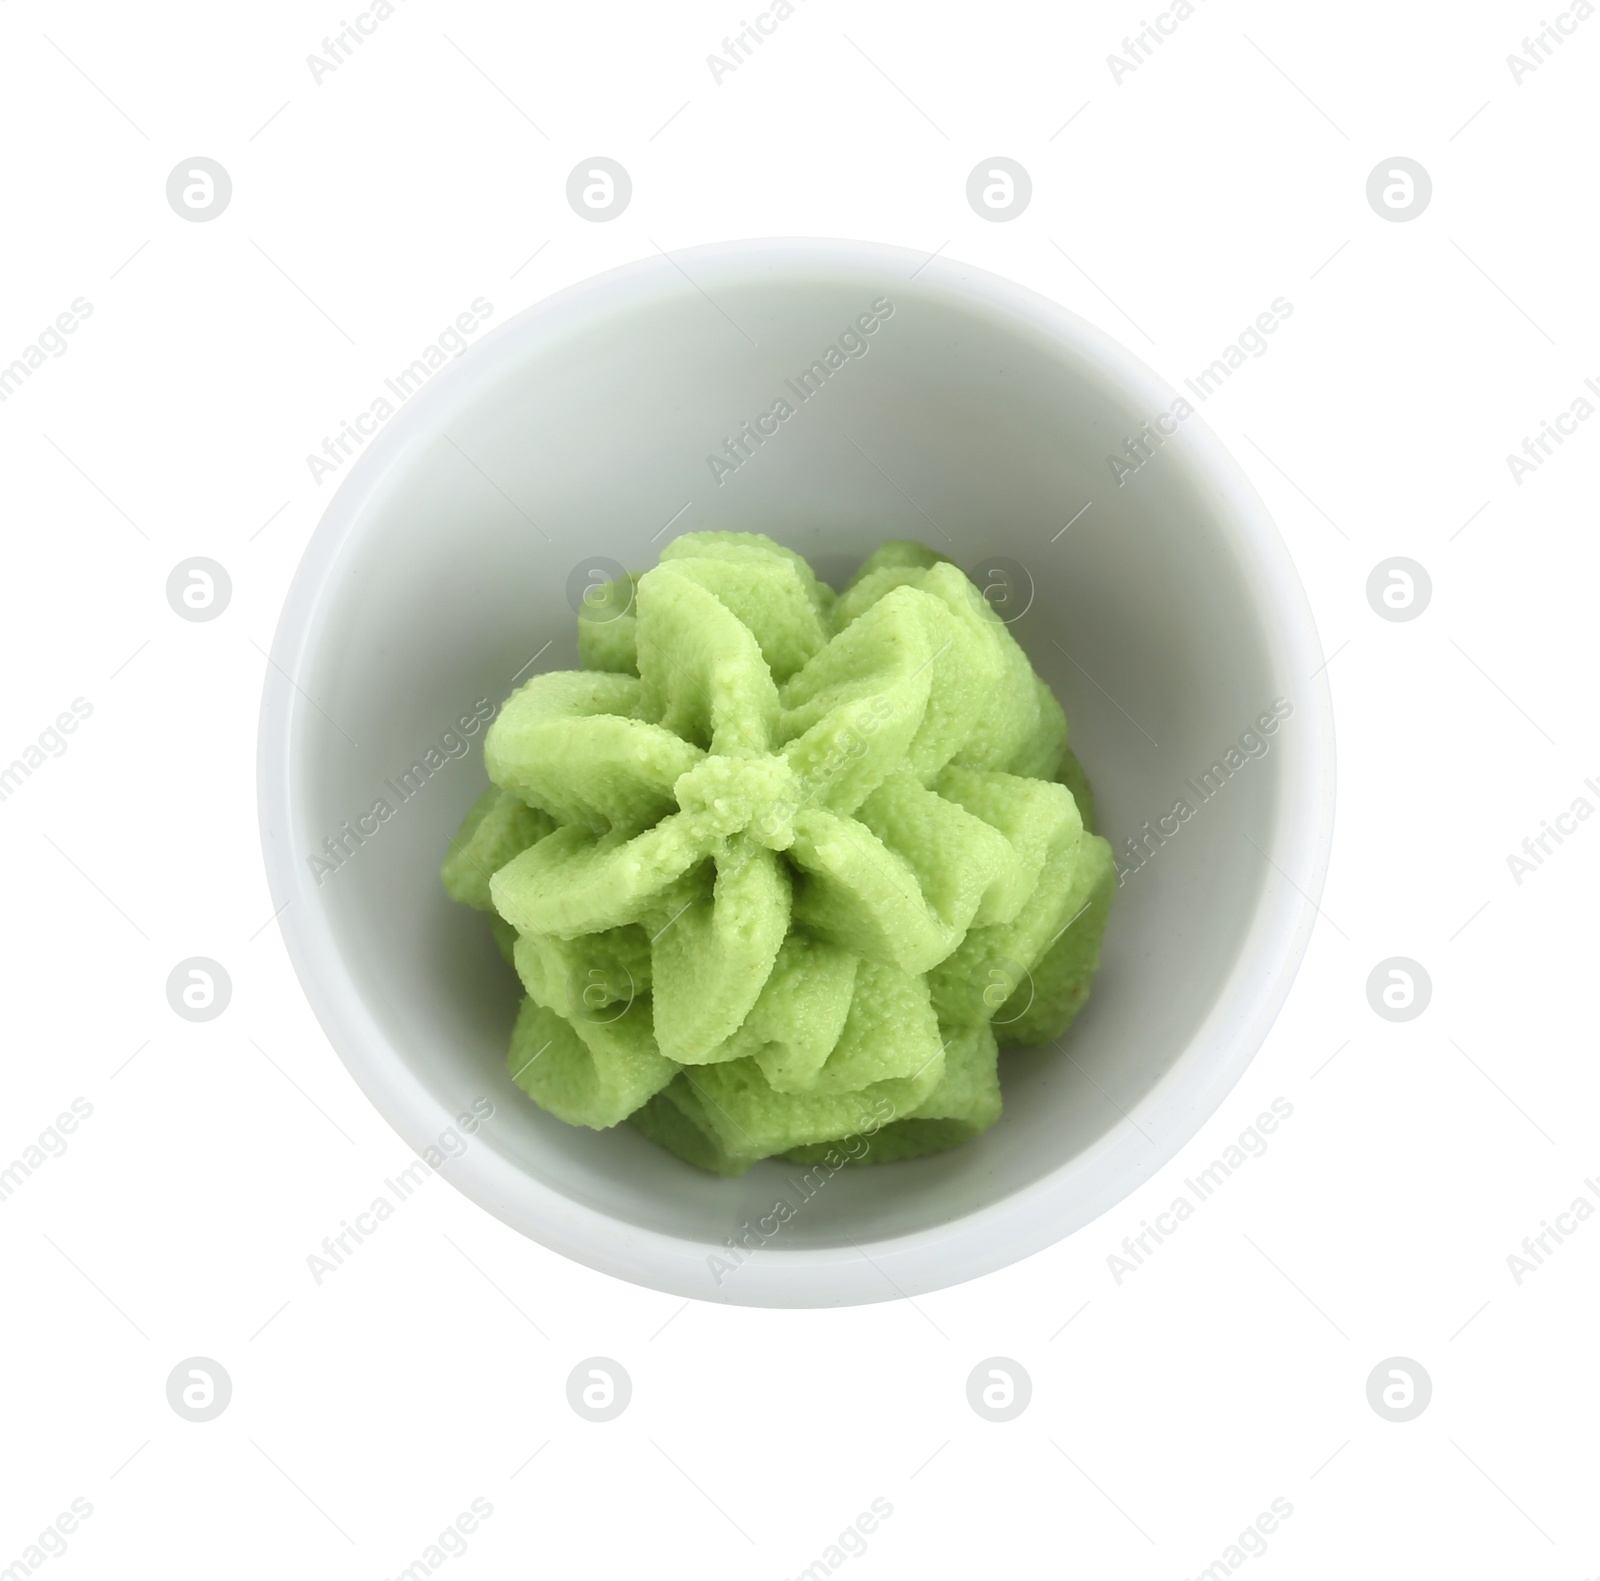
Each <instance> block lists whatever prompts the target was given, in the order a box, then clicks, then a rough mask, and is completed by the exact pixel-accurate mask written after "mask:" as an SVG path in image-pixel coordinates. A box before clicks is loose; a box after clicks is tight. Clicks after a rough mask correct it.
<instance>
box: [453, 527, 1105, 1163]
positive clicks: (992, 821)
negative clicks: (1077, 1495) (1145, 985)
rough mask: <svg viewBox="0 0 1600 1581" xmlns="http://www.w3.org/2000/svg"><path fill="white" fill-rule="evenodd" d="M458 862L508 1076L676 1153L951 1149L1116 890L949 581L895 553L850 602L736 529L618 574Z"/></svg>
mask: <svg viewBox="0 0 1600 1581" xmlns="http://www.w3.org/2000/svg"><path fill="white" fill-rule="evenodd" d="M579 653H580V656H581V659H582V662H583V665H584V668H583V669H581V670H573V671H559V672H554V673H550V674H545V675H537V676H535V677H534V678H533V679H532V680H530V681H529V682H527V684H526V685H524V686H522V687H520V688H519V689H518V690H517V691H515V692H513V693H512V695H511V696H510V697H509V698H508V699H507V700H506V702H505V704H504V706H503V707H502V709H501V710H500V713H499V715H498V717H497V718H496V719H495V722H494V724H493V725H492V727H491V728H490V730H489V732H488V735H487V738H486V740H485V744H484V760H485V765H486V767H487V769H488V773H489V777H490V779H491V780H492V781H493V783H492V785H491V786H490V788H489V790H488V791H486V792H485V793H484V795H483V796H482V798H481V799H480V800H479V801H478V802H477V803H476V804H475V805H474V806H473V808H472V809H471V811H470V812H469V813H468V815H467V818H466V821H465V822H464V824H463V825H462V827H461V830H460V832H459V834H458V835H457V836H456V838H455V840H454V842H453V843H452V846H451V849H450V853H449V855H448V856H447V858H446V859H445V862H444V866H443V869H442V877H443V880H444V885H445V888H446V890H447V891H448V893H449V894H450V895H451V896H452V897H453V898H454V899H456V900H458V901H461V902H463V903H465V904H466V905H469V906H474V907H477V908H478V909H479V910H482V911H485V912H488V913H489V914H490V920H491V922H492V924H493V926H494V928H495V932H496V937H497V938H498V939H499V941H500V945H501V949H502V951H503V952H504V953H505V954H506V955H507V957H508V959H509V960H510V962H511V963H512V965H513V966H514V967H515V969H516V972H517V975H518V977H519V978H520V979H521V982H522V985H523V987H524V989H525V990H526V997H525V998H524V999H523V1002H522V1007H521V1010H520V1012H519V1014H518V1016H517V1020H516V1025H515V1027H514V1029H513V1031H512V1034H511V1046H510V1052H509V1055H508V1061H507V1064H508V1069H509V1071H510V1073H511V1075H512V1076H513V1078H514V1079H515V1081H516V1083H517V1085H518V1086H520V1087H521V1088H522V1090H523V1091H524V1092H526V1093H527V1094H528V1096H529V1097H530V1098H532V1099H533V1100H534V1102H536V1103H538V1104H539V1105H540V1106H541V1107H542V1108H544V1109H546V1110H548V1111H549V1112H550V1113H551V1114H553V1115H554V1116H556V1118H558V1119H560V1120H563V1121H566V1122H567V1123H568V1124H571V1125H577V1126H588V1127H592V1128H594V1129H596V1130H604V1129H607V1128H609V1127H611V1126H615V1125H618V1124H620V1123H621V1122H623V1121H629V1122H631V1123H632V1124H633V1125H634V1126H636V1127H637V1128H638V1129H639V1130H640V1131H642V1132H643V1133H644V1134H645V1135H646V1136H648V1137H650V1138H652V1139H653V1140H654V1141H656V1142H658V1143H660V1144H661V1145H662V1146H664V1147H666V1148H669V1149H670V1150H671V1151H673V1152H674V1153H676V1154H678V1155H679V1156H681V1157H682V1158H684V1159H687V1160H688V1161H689V1162H690V1163H692V1164H696V1165H698V1166H700V1167H701V1168H703V1169H708V1170H712V1171H715V1172H717V1173H720V1174H726V1175H737V1174H742V1173H743V1172H744V1171H745V1170H746V1169H748V1168H749V1167H750V1165H751V1164H752V1163H754V1162H755V1161H756V1160H757V1159H761V1158H767V1157H771V1156H773V1155H782V1156H784V1157H786V1158H791V1159H799V1160H803V1161H808V1162H809V1161H812V1160H814V1159H817V1158H820V1157H823V1156H825V1155H827V1154H828V1153H829V1152H830V1150H832V1151H834V1152H836V1153H838V1154H839V1156H841V1157H845V1158H849V1159H851V1160H852V1161H860V1162H882V1161H888V1160H892V1159H901V1158H910V1157H915V1156H918V1155H920V1154H924V1153H930V1152H935V1151H939V1150H941V1149H944V1148H949V1147H952V1146H955V1145H956V1144H958V1143H961V1142H964V1141H967V1140H968V1139H970V1138H972V1137H975V1136H977V1135H979V1134H980V1133H981V1132H983V1131H985V1130H987V1129H988V1128H989V1127H990V1126H991V1125H993V1124H994V1122H995V1121H996V1120H997V1119H998V1118H999V1115H1000V1109H1001V1092H1000V1082H999V1071H998V1049H999V1048H1000V1047H1001V1046H1012V1045H1037V1044H1043V1043H1049V1042H1051V1041H1052V1040H1054V1039H1055V1038H1057V1037H1059V1036H1060V1034H1061V1033H1062V1032H1063V1031H1064V1030H1065V1029H1066V1027H1067V1025H1068V1024H1069V1023H1070V1022H1071V1020H1072V1019H1073V1017H1074V1016H1075V1015H1076V1014H1077V1013H1078V1011H1079V1009H1080V1008H1081V1007H1082V1005H1083V1003H1084V1001H1085V999H1086V998H1087V996H1088V993H1089V987H1090V981H1091V979H1092V977H1093V975H1094V972H1095V970H1096V967H1097V966H1098V964H1099V955H1100V941H1101V937H1102V934H1103V932H1104V930H1105V925H1106V919H1107V915H1108V913H1109V910H1110V905H1111V896H1112V892H1113V890H1114V888H1115V880H1116V874H1115V868H1114V865H1113V862H1112V857H1111V850H1110V847H1109V846H1108V845H1107V844H1106V842H1105V841H1104V840H1102V839H1100V838H1099V837H1098V836H1096V835H1095V834H1094V833H1093V832H1092V831H1091V828H1090V824H1091V821H1092V805H1091V798H1090V794H1089V788H1088V785H1087V782H1086V781H1085V779H1084V776H1083V773H1082V771H1081V769H1080V768H1079V766H1078V764H1077V761H1076V759H1075V758H1074V757H1073V755H1072V754H1071V753H1070V752H1069V751H1068V749H1067V722H1066V719H1065V717H1064V716H1063V714H1062V711H1061V708H1060V706H1059V705H1058V703H1057V702H1056V700H1055V698H1054V696H1053V695H1052V694H1051V692H1050V690H1049V688H1048V687H1047V686H1046V685H1045V684H1044V682H1043V681H1042V680H1040V679H1039V677H1038V676H1037V675H1036V674H1035V673H1034V671H1033V668H1032V666H1031V664H1030V663H1029V661H1028V658H1027V656H1026V654H1024V653H1023V651H1022V649H1021V648H1020V647H1019V646H1018V645H1017V643H1016V641H1015V640H1014V639H1013V637H1012V636H1011V633H1010V632H1009V631H1008V630H1007V628H1006V626H1005V625H1004V623H1003V622H1002V621H1001V620H1000V619H999V617H998V616H997V615H996V614H995V612H994V611H993V609H992V608H991V607H990V605H989V604H988V603H987V602H986V601H985V599H984V598H983V596H982V594H981V593H979V591H978V590H977V588H975V587H974V586H973V584H972V583H971V582H970V581H969V580H968V579H967V577H966V576H965V575H964V574H963V573H962V572H961V571H960V569H959V568H957V567H956V566H955V565H953V564H951V563H950V562H949V561H947V560H945V559H944V558H943V557H942V556H940V555H937V554H935V553H933V552H932V551H930V550H928V549H926V548H923V547H922V546H921V545H919V544H913V543H902V542H891V543H886V544H884V545H882V547H880V548H879V549H878V550H877V552H876V553H875V554H873V555H872V556H871V558H870V559H868V560H867V561H866V563H865V564H864V565H863V566H862V567H861V569H860V570H859V571H858V572H857V573H856V575H855V577H854V578H853V579H852V580H851V581H850V583H849V584H848V585H847V586H846V587H845V588H844V590H843V591H842V592H840V593H837V594H835V593H834V591H833V590H832V589H831V588H829V587H827V586H825V585H824V584H823V583H821V582H819V581H818V580H817V578H816V577H815V575H813V573H812V571H811V568H810V567H809V566H808V565H807V564H806V562H805V561H804V560H803V559H802V558H801V557H800V556H799V555H797V554H795V553H793V552H792V551H790V550H788V549H785V548H783V547H781V546H780V545H778V544H776V543H774V542H772V541H771V540H770V539H767V538H765V537H762V536H760V535H757V534H753V533H691V534H687V535H685V536H683V537H681V538H678V539H677V540H675V541H674V542H673V543H672V544H670V545H669V546H668V547H667V549H666V550H665V551H664V552H663V553H662V556H661V562H660V564H659V565H657V566H656V567H655V568H654V569H653V570H650V571H646V572H644V573H643V574H641V575H637V576H633V575H630V576H628V577H626V578H624V579H621V580H619V581H617V582H613V583H610V584H607V585H606V586H605V587H604V588H603V589H599V590H597V592H596V594H595V595H594V596H592V597H591V599H590V600H588V601H586V603H585V607H584V610H583V612H582V615H581V616H580V621H579Z"/></svg>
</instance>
